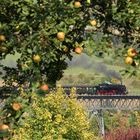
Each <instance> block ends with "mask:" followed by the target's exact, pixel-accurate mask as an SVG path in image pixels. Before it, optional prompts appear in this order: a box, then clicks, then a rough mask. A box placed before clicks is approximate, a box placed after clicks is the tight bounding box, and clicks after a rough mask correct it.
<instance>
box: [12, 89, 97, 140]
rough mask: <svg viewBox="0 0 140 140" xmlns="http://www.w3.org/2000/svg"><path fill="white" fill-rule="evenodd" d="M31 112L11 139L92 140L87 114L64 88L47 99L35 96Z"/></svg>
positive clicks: (33, 95)
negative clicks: (68, 95) (64, 91)
mask: <svg viewBox="0 0 140 140" xmlns="http://www.w3.org/2000/svg"><path fill="white" fill-rule="evenodd" d="M30 106H31V108H32V111H31V112H30V113H28V112H27V113H28V115H27V117H25V119H24V120H22V122H21V124H22V125H20V126H19V127H18V128H17V129H15V130H14V131H13V137H12V139H11V140H93V139H96V137H95V136H94V134H93V133H92V132H91V131H90V125H89V121H88V119H87V114H86V112H85V110H84V109H83V108H82V106H81V104H79V103H78V102H77V100H76V98H75V94H74V91H72V93H71V95H70V97H67V96H66V95H65V94H63V91H62V89H60V88H58V90H57V91H56V92H51V93H49V94H47V96H45V97H43V96H38V95H37V94H32V103H31V104H30Z"/></svg>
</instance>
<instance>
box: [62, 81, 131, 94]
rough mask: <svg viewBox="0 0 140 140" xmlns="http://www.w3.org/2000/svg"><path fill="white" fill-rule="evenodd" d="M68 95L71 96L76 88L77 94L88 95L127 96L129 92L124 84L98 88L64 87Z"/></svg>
mask: <svg viewBox="0 0 140 140" xmlns="http://www.w3.org/2000/svg"><path fill="white" fill-rule="evenodd" d="M62 88H63V89H64V91H65V92H66V94H70V90H71V89H72V88H75V90H76V94H88V95H126V94H128V91H127V89H126V86H125V85H122V84H108V83H102V84H99V85H96V86H86V85H77V86H69V85H67V86H66V85H65V86H62Z"/></svg>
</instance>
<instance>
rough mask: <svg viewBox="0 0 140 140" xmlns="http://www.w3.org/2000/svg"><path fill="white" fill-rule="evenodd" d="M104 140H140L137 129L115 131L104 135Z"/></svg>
mask: <svg viewBox="0 0 140 140" xmlns="http://www.w3.org/2000/svg"><path fill="white" fill-rule="evenodd" d="M104 140H140V130H139V129H138V128H129V129H126V130H125V129H122V128H120V129H117V130H116V131H111V132H109V133H107V134H106V136H105V138H104Z"/></svg>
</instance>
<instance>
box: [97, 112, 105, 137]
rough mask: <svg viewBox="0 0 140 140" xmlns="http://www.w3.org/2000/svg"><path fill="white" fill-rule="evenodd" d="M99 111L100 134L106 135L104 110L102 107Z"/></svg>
mask: <svg viewBox="0 0 140 140" xmlns="http://www.w3.org/2000/svg"><path fill="white" fill-rule="evenodd" d="M97 112H98V114H97V115H98V122H99V129H100V130H99V134H100V135H101V136H104V135H105V127H104V117H103V111H102V109H100V110H97Z"/></svg>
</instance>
